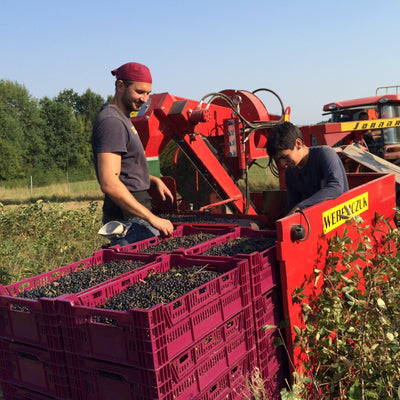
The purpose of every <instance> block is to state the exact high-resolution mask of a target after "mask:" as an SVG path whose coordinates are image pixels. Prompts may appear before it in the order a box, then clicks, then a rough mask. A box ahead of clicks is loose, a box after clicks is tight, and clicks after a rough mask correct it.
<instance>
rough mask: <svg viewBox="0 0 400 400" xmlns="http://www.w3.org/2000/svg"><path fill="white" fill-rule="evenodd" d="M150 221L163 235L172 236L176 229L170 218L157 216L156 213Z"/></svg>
mask: <svg viewBox="0 0 400 400" xmlns="http://www.w3.org/2000/svg"><path fill="white" fill-rule="evenodd" d="M149 223H150V225H152V226H154V228H156V229H158V230H159V231H160V234H161V235H163V236H171V235H172V232H173V230H174V226H173V225H172V222H171V221H170V220H168V219H164V218H160V217H157V216H156V215H154V214H153V215H152V216H151V218H149Z"/></svg>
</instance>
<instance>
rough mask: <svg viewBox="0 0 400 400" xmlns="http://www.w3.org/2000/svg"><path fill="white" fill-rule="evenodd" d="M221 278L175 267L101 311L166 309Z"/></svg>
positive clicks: (208, 272) (119, 296)
mask: <svg viewBox="0 0 400 400" xmlns="http://www.w3.org/2000/svg"><path fill="white" fill-rule="evenodd" d="M219 275H221V274H220V273H219V272H216V271H211V270H207V269H205V267H204V266H193V267H188V268H181V267H175V268H171V269H170V270H168V271H167V272H164V273H160V272H156V273H152V274H149V275H148V276H147V277H146V278H145V279H144V280H143V281H140V282H138V283H136V284H134V285H131V286H129V287H128V288H127V289H126V290H124V291H123V292H121V293H119V294H117V295H116V296H114V297H112V298H111V299H109V300H108V301H107V302H106V303H105V304H104V305H103V306H101V308H107V309H110V310H130V309H131V308H142V309H143V308H150V307H152V306H155V305H157V304H164V305H165V304H168V303H170V302H171V301H174V300H176V299H178V298H179V297H181V296H183V295H184V294H186V293H188V292H190V291H192V290H194V289H196V288H197V287H199V286H201V285H203V284H205V283H207V282H209V281H211V280H213V279H215V278H216V277H218V276H219Z"/></svg>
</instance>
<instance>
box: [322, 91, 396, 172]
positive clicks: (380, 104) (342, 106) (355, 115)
mask: <svg viewBox="0 0 400 400" xmlns="http://www.w3.org/2000/svg"><path fill="white" fill-rule="evenodd" d="M399 88H400V86H384V87H379V88H377V89H376V93H375V96H372V97H364V98H360V99H353V100H346V101H337V102H334V103H328V104H326V105H324V107H323V110H324V112H325V114H323V115H328V116H329V122H331V123H335V122H340V123H341V122H349V121H360V120H363V121H365V122H362V124H363V125H364V126H365V131H364V133H363V134H362V135H361V137H359V139H361V141H362V143H363V144H364V145H365V146H366V147H367V148H368V151H369V152H371V153H372V154H375V155H377V156H379V157H382V158H383V159H385V160H388V161H391V162H394V163H395V164H397V165H399V164H400V124H396V123H391V122H390V121H391V119H393V118H398V117H400V94H399ZM393 92H395V93H393ZM377 119H389V120H388V121H387V122H385V123H384V124H382V128H380V129H376V130H374V131H370V130H369V129H370V126H371V124H373V123H374V122H373V121H375V120H377ZM349 136H350V135H349ZM349 139H350V140H349ZM349 141H351V137H347V142H349ZM353 141H357V140H353ZM339 144H342V142H339Z"/></svg>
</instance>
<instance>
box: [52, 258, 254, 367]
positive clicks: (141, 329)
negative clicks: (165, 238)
mask: <svg viewBox="0 0 400 400" xmlns="http://www.w3.org/2000/svg"><path fill="white" fill-rule="evenodd" d="M199 265H203V266H204V267H205V268H207V269H211V270H216V271H218V272H221V273H222V275H220V276H219V277H218V278H216V279H213V280H212V281H210V282H208V283H206V284H204V285H202V286H200V287H199V288H197V289H196V290H193V291H191V292H189V293H187V294H186V295H184V296H182V297H180V298H178V299H176V300H174V301H173V302H171V303H169V304H167V305H161V304H159V305H156V306H154V307H151V308H150V309H132V310H129V311H115V310H108V309H104V308H96V306H100V305H102V304H104V303H105V301H106V300H107V299H109V298H111V297H113V296H114V295H116V294H117V293H120V292H122V291H123V290H125V289H126V288H127V287H128V286H130V285H131V284H134V283H136V282H140V281H141V280H143V279H145V278H146V277H147V275H148V274H150V273H153V272H166V271H168V270H169V269H170V268H173V267H177V266H180V267H185V268H187V267H192V266H199ZM57 301H58V302H59V306H58V307H59V310H60V313H61V324H62V330H63V338H64V344H65V349H66V351H68V352H72V353H75V354H79V355H84V356H89V357H93V358H98V359H102V360H106V361H110V362H115V363H119V364H126V365H131V366H140V367H144V366H147V367H148V366H152V367H153V366H154V367H155V368H156V367H158V366H161V365H163V364H164V363H165V362H166V360H171V359H172V358H173V357H174V356H176V355H178V354H179V353H180V352H181V351H182V350H183V349H185V348H186V347H188V346H190V345H192V344H193V343H194V342H195V341H196V340H198V339H200V338H201V337H203V336H204V335H206V334H207V333H209V332H211V331H212V330H213V329H214V328H216V327H217V326H219V325H220V324H223V323H224V322H226V321H228V320H229V319H230V318H231V317H233V316H235V315H236V314H238V313H239V312H240V311H242V310H243V309H244V308H246V307H249V306H250V308H251V295H250V284H249V272H248V262H247V261H246V260H233V259H228V260H221V259H219V258H211V257H208V258H207V259H206V260H205V261H203V260H199V259H198V257H196V256H184V255H182V254H170V255H165V256H164V257H162V258H161V259H160V261H159V262H157V263H154V264H152V265H151V266H149V267H148V268H142V269H140V270H136V271H133V272H132V273H131V274H129V275H126V274H125V275H124V276H123V277H121V278H120V279H119V280H115V281H112V282H109V283H106V284H103V285H102V286H101V287H98V288H96V289H94V290H88V291H85V292H82V293H81V294H79V295H75V296H68V298H66V299H62V298H59V299H58V300H57ZM246 312H247V311H246ZM104 319H107V321H109V322H110V323H102V322H101V321H104Z"/></svg>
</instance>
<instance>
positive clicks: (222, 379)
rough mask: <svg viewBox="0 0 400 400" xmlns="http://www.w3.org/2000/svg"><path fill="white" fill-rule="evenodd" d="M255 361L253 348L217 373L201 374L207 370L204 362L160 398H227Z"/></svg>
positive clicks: (251, 368)
mask: <svg viewBox="0 0 400 400" xmlns="http://www.w3.org/2000/svg"><path fill="white" fill-rule="evenodd" d="M256 363H257V354H256V351H255V349H253V350H250V351H248V352H247V353H246V354H244V355H242V356H241V358H240V359H239V360H238V361H236V362H235V363H234V364H232V365H230V366H229V367H228V368H225V369H223V370H220V372H219V374H218V375H215V374H214V376H210V375H208V374H207V376H201V374H202V373H204V372H206V371H207V368H208V365H207V363H205V364H204V368H203V370H202V371H196V372H195V373H193V374H189V375H188V376H187V378H186V379H185V380H182V382H180V383H179V384H177V385H174V387H173V389H172V391H171V393H170V394H168V395H167V396H165V397H163V398H162V400H186V399H198V400H220V399H221V400H222V399H229V398H230V396H231V394H232V392H234V390H235V388H236V387H238V386H239V383H240V382H243V380H244V377H245V376H247V375H248V374H249V373H251V372H252V371H253V369H254V368H255V366H256Z"/></svg>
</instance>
